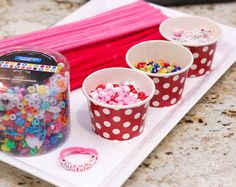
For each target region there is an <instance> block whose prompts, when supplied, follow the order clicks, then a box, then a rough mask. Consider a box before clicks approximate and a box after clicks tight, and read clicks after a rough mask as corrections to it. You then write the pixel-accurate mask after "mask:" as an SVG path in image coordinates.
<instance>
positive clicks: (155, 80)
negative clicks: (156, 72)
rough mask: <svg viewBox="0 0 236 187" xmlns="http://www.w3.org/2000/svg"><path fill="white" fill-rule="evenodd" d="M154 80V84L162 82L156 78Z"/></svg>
mask: <svg viewBox="0 0 236 187" xmlns="http://www.w3.org/2000/svg"><path fill="white" fill-rule="evenodd" d="M152 80H153V82H154V83H158V82H159V81H160V80H159V79H158V78H156V77H155V78H153V79H152Z"/></svg>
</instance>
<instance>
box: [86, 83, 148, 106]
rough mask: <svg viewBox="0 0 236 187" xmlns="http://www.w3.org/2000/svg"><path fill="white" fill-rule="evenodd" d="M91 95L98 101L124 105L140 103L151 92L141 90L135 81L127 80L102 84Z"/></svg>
mask: <svg viewBox="0 0 236 187" xmlns="http://www.w3.org/2000/svg"><path fill="white" fill-rule="evenodd" d="M89 95H90V97H91V98H93V99H94V100H96V101H98V102H101V103H106V104H110V105H120V106H122V105H130V104H135V103H138V102H139V101H141V100H144V99H146V98H147V97H148V95H149V94H148V93H146V92H143V91H141V90H140V89H139V88H138V87H137V86H136V84H135V82H130V81H126V82H125V83H124V84H119V83H107V84H106V85H103V84H100V85H98V86H97V88H96V89H95V90H93V91H91V92H90V94H89Z"/></svg>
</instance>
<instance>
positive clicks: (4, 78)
mask: <svg viewBox="0 0 236 187" xmlns="http://www.w3.org/2000/svg"><path fill="white" fill-rule="evenodd" d="M69 81H70V80H69V65H68V63H67V61H66V59H65V58H64V57H63V56H62V55H61V54H59V53H57V52H55V51H53V50H50V49H42V48H34V47H15V48H10V49H4V50H1V51H0V150H1V151H3V152H8V153H12V154H14V155H16V156H29V155H31V156H32V155H39V154H44V153H47V152H48V151H50V150H52V149H53V148H55V147H57V146H58V145H59V144H60V143H62V142H64V140H65V139H66V137H67V136H68V133H69V132H70V111H69V91H70V83H69Z"/></svg>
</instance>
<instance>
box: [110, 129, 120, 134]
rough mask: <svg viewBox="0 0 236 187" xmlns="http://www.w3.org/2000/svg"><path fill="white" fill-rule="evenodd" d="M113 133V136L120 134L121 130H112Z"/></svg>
mask: <svg viewBox="0 0 236 187" xmlns="http://www.w3.org/2000/svg"><path fill="white" fill-rule="evenodd" d="M112 133H113V134H120V130H119V129H113V130H112Z"/></svg>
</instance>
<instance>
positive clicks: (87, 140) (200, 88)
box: [0, 0, 236, 187]
mask: <svg viewBox="0 0 236 187" xmlns="http://www.w3.org/2000/svg"><path fill="white" fill-rule="evenodd" d="M133 1H134V0H112V1H111V0H92V1H90V2H89V3H87V4H86V5H85V6H83V7H82V8H80V9H79V10H77V11H76V12H74V13H73V14H72V15H71V16H69V17H67V18H65V19H64V20H63V21H61V22H60V23H59V24H63V23H68V22H71V21H76V20H79V19H83V18H86V17H90V16H93V15H95V14H98V13H100V12H104V11H107V10H110V9H113V8H115V7H119V6H121V5H124V4H127V3H130V2H133ZM157 7H158V8H161V9H162V10H163V12H164V13H165V14H166V15H168V16H170V17H173V16H179V15H181V13H179V12H176V11H173V10H171V9H167V8H164V7H160V6H157ZM221 28H222V30H223V37H222V39H221V40H220V42H219V45H218V48H217V52H216V54H215V60H214V63H213V70H212V72H211V73H210V74H208V75H206V76H203V77H201V78H195V79H188V80H187V82H186V87H185V90H184V93H183V99H182V101H181V102H179V103H178V104H176V105H175V106H172V107H168V108H161V109H155V108H150V109H149V111H148V115H147V119H146V127H145V130H144V132H143V133H142V134H141V135H140V136H139V137H137V138H134V139H132V140H129V141H124V142H117V141H108V140H105V139H103V138H101V137H99V136H97V135H96V134H95V133H94V132H93V131H92V129H91V124H90V119H89V113H88V107H87V103H86V99H85V97H84V96H83V94H82V92H81V89H78V90H75V91H73V92H72V93H71V119H72V120H71V121H72V132H71V135H70V137H69V139H68V140H67V141H66V143H65V144H64V145H62V146H61V147H60V148H58V149H56V150H55V151H53V152H50V153H48V154H46V155H42V156H36V157H28V158H19V157H12V156H9V155H7V154H4V153H1V152H0V160H1V161H3V162H5V163H8V164H10V165H12V166H15V167H17V168H19V169H22V170H24V171H26V172H29V173H31V174H33V175H35V176H37V177H40V178H42V179H44V180H46V181H48V182H50V183H53V184H55V185H58V186H65V187H70V186H73V187H75V186H86V187H90V186H93V187H96V186H112V187H115V186H120V185H121V184H123V182H124V181H125V180H126V179H127V178H128V177H129V176H130V175H131V174H132V172H133V171H134V170H135V169H136V168H137V167H138V165H139V164H141V162H142V161H143V160H144V159H145V158H146V157H147V156H148V155H149V154H150V152H151V151H152V150H153V149H154V148H155V147H156V146H157V145H158V144H159V143H160V142H161V141H162V139H163V138H164V137H165V136H166V135H167V134H168V133H169V132H170V131H171V130H172V129H173V128H174V127H175V125H176V124H177V123H178V122H179V120H180V119H181V118H182V117H183V116H184V115H185V114H186V113H187V112H188V111H189V110H190V109H191V108H192V107H193V106H194V104H195V103H197V102H198V100H199V99H200V98H201V97H202V96H203V95H204V94H205V93H206V92H207V90H208V89H209V88H210V87H211V86H212V85H213V84H214V83H215V82H216V81H217V80H218V79H219V78H220V77H221V76H222V75H223V73H224V72H225V71H226V70H227V69H228V68H229V67H230V66H231V65H232V64H233V63H234V61H235V60H236V44H235V43H234V41H233V40H232V38H236V29H234V28H231V27H228V26H224V25H221ZM70 146H82V147H92V148H96V149H97V150H98V152H99V156H100V157H99V161H98V163H97V164H96V165H95V166H94V167H93V168H92V169H91V170H89V171H87V172H84V173H73V172H68V171H65V170H64V169H63V168H62V167H61V166H60V165H59V163H58V162H57V158H58V154H59V152H60V151H61V150H62V149H63V148H65V147H70Z"/></svg>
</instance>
